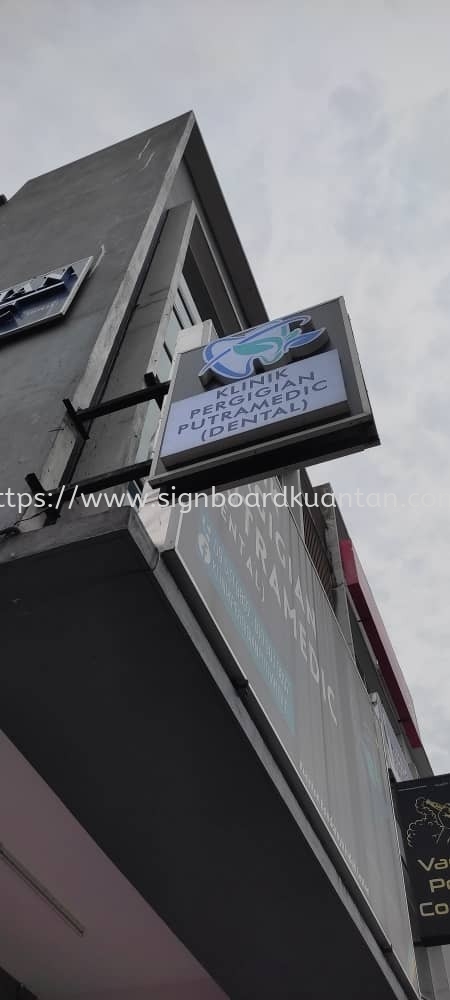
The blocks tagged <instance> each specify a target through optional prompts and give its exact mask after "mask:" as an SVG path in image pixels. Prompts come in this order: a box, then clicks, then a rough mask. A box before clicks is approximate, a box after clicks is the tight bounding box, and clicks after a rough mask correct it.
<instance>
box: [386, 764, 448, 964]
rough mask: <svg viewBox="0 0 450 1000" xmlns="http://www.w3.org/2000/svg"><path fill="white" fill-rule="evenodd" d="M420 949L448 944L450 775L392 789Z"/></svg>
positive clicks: (402, 784)
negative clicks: (396, 801) (415, 910)
mask: <svg viewBox="0 0 450 1000" xmlns="http://www.w3.org/2000/svg"><path fill="white" fill-rule="evenodd" d="M396 793H397V800H398V808H399V814H400V821H401V827H402V831H403V840H404V845H405V856H406V863H407V866H408V872H409V876H410V879H411V884H412V888H413V892H414V898H415V902H416V908H417V920H418V926H419V933H420V938H421V941H422V943H423V944H429V945H431V944H450V774H443V775H440V776H438V777H431V778H421V779H417V780H415V781H404V782H402V783H401V784H398V785H397V787H396Z"/></svg>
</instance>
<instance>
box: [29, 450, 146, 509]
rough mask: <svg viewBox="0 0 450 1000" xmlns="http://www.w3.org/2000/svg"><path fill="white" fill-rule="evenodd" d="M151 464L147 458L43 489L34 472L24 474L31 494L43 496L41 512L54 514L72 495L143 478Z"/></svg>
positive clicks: (81, 494) (99, 490) (83, 493)
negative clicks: (52, 488) (99, 473)
mask: <svg viewBox="0 0 450 1000" xmlns="http://www.w3.org/2000/svg"><path fill="white" fill-rule="evenodd" d="M151 464H152V463H151V459H147V461H145V462H136V463H135V464H134V465H126V466H124V467H123V468H122V469H113V470H112V471H111V472H104V473H103V474H101V475H99V476H91V477H90V478H89V479H80V481H79V482H78V483H68V484H67V485H66V486H59V487H56V489H54V490H45V489H44V487H43V486H42V484H41V483H40V482H39V479H38V477H37V476H36V474H35V473H34V472H30V473H29V474H28V475H27V476H25V479H26V481H27V483H28V486H29V487H30V490H31V492H32V494H33V496H35V495H36V493H39V495H42V496H43V497H44V499H45V505H44V506H43V508H42V509H43V512H46V511H49V512H53V515H54V514H55V513H56V514H57V512H58V511H59V509H60V507H62V505H63V504H65V503H68V502H69V500H71V499H72V497H74V496H75V497H77V496H87V495H88V494H90V493H100V492H101V491H103V490H108V489H110V488H111V487H112V486H120V485H121V483H130V482H134V481H135V480H139V479H143V478H145V477H146V476H148V474H149V472H150V467H151Z"/></svg>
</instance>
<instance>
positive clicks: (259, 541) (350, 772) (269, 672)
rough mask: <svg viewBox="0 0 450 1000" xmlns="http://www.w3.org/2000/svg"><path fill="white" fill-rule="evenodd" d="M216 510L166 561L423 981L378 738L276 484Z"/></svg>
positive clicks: (320, 823)
mask: <svg viewBox="0 0 450 1000" xmlns="http://www.w3.org/2000/svg"><path fill="white" fill-rule="evenodd" d="M212 500H213V498H212V497H205V498H204V499H203V501H202V500H200V501H199V507H197V508H196V507H193V508H192V509H191V510H190V511H186V512H185V513H183V514H182V515H181V520H180V524H179V527H178V532H177V536H176V540H175V541H174V549H173V550H171V551H168V552H165V553H164V557H165V559H166V561H167V562H168V563H169V566H170V568H171V572H172V573H173V574H174V575H175V576H176V578H177V580H178V582H179V586H180V587H181V588H182V589H183V591H184V593H185V594H186V596H187V599H188V600H189V601H190V602H191V604H192V606H193V608H194V609H195V612H196V614H197V615H198V616H199V617H200V619H201V620H202V623H203V628H204V630H205V632H206V633H207V635H208V637H209V639H210V641H211V643H212V644H213V645H214V646H215V648H216V650H217V653H218V655H219V656H220V659H221V661H222V663H225V664H228V665H229V669H230V672H231V673H233V672H234V674H235V676H236V679H237V680H240V682H241V684H242V683H243V682H244V681H247V682H248V685H249V690H250V692H251V703H252V704H255V705H256V706H258V708H257V715H258V717H261V716H262V717H263V718H264V719H265V720H266V725H267V731H268V733H269V737H270V739H271V740H272V741H273V745H274V746H275V747H278V748H279V750H280V752H281V755H282V758H283V760H284V761H285V765H286V767H287V768H288V770H289V772H290V774H292V777H293V778H294V779H295V782H296V783H297V785H298V789H299V796H300V799H301V801H302V802H303V804H304V807H305V808H306V810H307V811H308V812H309V815H310V817H311V819H312V822H313V824H314V825H315V828H316V829H317V830H318V832H319V834H320V831H323V832H324V834H325V835H326V837H327V838H328V842H329V843H332V844H333V845H334V850H335V851H337V852H338V854H339V856H340V858H341V865H342V869H344V867H345V869H346V871H347V874H349V875H350V881H351V879H353V885H354V888H355V892H356V894H357V895H358V893H361V894H362V896H363V897H364V900H365V901H366V903H367V904H368V905H369V907H370V908H371V909H372V912H373V913H374V914H375V916H376V918H377V920H378V922H379V924H381V926H382V928H383V929H384V933H385V935H386V936H387V937H388V938H389V940H390V941H392V944H393V948H394V951H395V953H396V955H397V957H398V960H399V962H400V963H401V965H402V967H403V969H404V970H405V972H406V974H407V975H408V976H409V978H410V980H411V981H412V982H415V965H414V953H413V946H412V938H411V932H410V926H409V919H408V911H407V904H406V897H405V891H404V885H403V877H402V872H401V863H400V854H399V845H398V841H397V835H396V829H395V823H394V814H393V806H392V800H391V792H390V787H389V780H388V775H387V769H386V765H385V760H384V753H383V749H382V739H381V732H380V730H379V724H378V721H377V719H376V717H375V713H374V711H373V709H372V706H371V703H370V699H369V696H368V693H367V691H366V689H365V687H364V685H363V682H362V680H361V677H360V675H359V673H358V670H357V668H356V665H355V663H354V661H353V659H352V656H351V653H350V651H349V648H348V646H347V644H346V642H345V639H344V636H343V634H342V632H341V631H340V628H339V626H338V623H337V621H336V618H335V616H334V614H333V611H332V609H331V606H330V604H329V601H328V599H327V597H326V594H325V592H324V590H323V588H322V586H321V584H320V581H319V579H318V576H317V574H316V571H315V569H314V567H313V565H312V563H311V561H310V558H309V554H308V552H307V550H306V548H305V545H304V542H303V539H302V538H301V536H300V534H299V531H298V528H297V525H296V523H295V521H294V518H293V516H292V513H291V511H290V510H289V508H287V507H286V506H285V503H284V500H285V498H284V494H283V493H281V492H280V491H279V486H278V484H277V482H276V481H275V480H266V481H264V482H262V483H259V484H257V485H256V486H254V487H251V486H247V487H245V488H243V489H241V490H239V491H234V492H230V493H228V494H227V495H226V496H225V495H222V496H221V495H220V494H216V496H215V503H216V507H213V506H212ZM221 501H223V503H221ZM171 530H172V529H171ZM250 710H251V709H250ZM356 887H357V888H356Z"/></svg>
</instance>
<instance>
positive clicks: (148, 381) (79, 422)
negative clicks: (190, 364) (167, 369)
mask: <svg viewBox="0 0 450 1000" xmlns="http://www.w3.org/2000/svg"><path fill="white" fill-rule="evenodd" d="M144 381H145V388H144V389H136V390H135V392H128V393H126V394H125V395H124V396H115V397H114V398H113V399H106V400H104V401H103V402H102V403H98V404H97V405H96V406H87V407H85V408H84V409H78V410H76V409H75V407H74V405H73V403H72V402H71V400H70V399H63V403H64V406H65V408H66V411H67V415H68V417H69V420H70V423H71V424H72V427H73V428H74V430H76V431H77V433H78V434H80V436H81V437H82V438H83V439H84V440H85V441H87V439H88V437H89V432H88V430H87V429H86V427H85V424H86V423H88V422H89V421H90V420H95V419H96V418H97V417H104V416H106V415H107V414H108V413H117V411H118V410H125V409H127V407H129V406H138V404H139V403H146V402H149V401H150V400H151V399H154V400H155V401H156V403H157V404H158V406H159V408H160V409H161V406H162V402H163V399H164V396H166V395H167V392H168V390H169V386H170V382H160V381H159V379H158V377H157V375H154V374H153V372H147V373H146V374H145V375H144Z"/></svg>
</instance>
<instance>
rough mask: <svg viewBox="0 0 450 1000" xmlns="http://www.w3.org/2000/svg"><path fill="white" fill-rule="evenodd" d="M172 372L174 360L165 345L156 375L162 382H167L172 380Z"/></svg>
mask: <svg viewBox="0 0 450 1000" xmlns="http://www.w3.org/2000/svg"><path fill="white" fill-rule="evenodd" d="M171 371H172V358H171V356H170V354H169V352H168V350H167V347H166V345H165V344H163V346H162V348H161V353H160V355H159V358H158V364H157V368H156V374H157V376H158V378H159V380H160V382H167V380H168V379H169V378H170V373H171Z"/></svg>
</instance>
